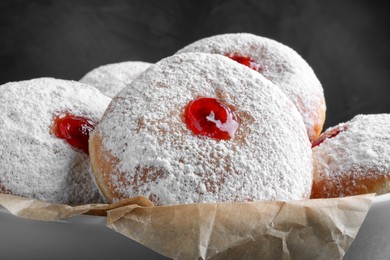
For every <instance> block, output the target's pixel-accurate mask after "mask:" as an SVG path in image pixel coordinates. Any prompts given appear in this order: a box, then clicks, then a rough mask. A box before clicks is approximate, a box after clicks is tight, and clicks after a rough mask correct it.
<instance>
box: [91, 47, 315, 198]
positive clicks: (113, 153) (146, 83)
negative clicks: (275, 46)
mask: <svg viewBox="0 0 390 260" xmlns="http://www.w3.org/2000/svg"><path fill="white" fill-rule="evenodd" d="M89 148H90V157H91V163H92V168H93V170H94V173H95V176H96V180H97V183H98V185H99V187H100V188H101V190H102V192H103V194H104V195H105V196H106V197H107V199H108V200H109V201H115V200H119V199H123V198H127V197H133V196H138V195H143V196H145V197H148V198H149V199H150V200H152V201H153V202H154V203H156V204H157V205H169V204H185V203H202V202H221V201H251V200H262V199H264V200H297V199H304V198H308V196H310V190H311V182H312V157H311V156H312V155H311V149H310V142H309V140H308V138H307V135H306V130H305V126H304V124H303V120H302V117H301V116H300V115H299V112H298V110H297V109H296V108H295V106H294V104H293V103H292V102H291V101H290V100H289V99H288V98H287V97H286V95H284V94H283V93H282V91H281V90H280V89H279V88H277V87H275V86H274V85H273V84H272V83H271V82H270V81H268V80H267V79H265V78H264V77H263V76H261V75H260V74H259V73H256V72H254V71H251V70H248V69H246V68H245V67H243V66H241V65H239V64H237V63H236V62H234V61H232V60H230V59H229V58H227V57H224V56H222V55H214V54H202V53H185V54H180V55H175V56H172V57H168V58H166V59H163V60H161V61H160V62H159V63H157V64H156V65H152V66H151V67H150V68H149V69H148V70H147V71H145V72H144V73H142V75H141V76H140V77H138V78H137V79H136V80H134V81H133V82H132V84H131V85H130V86H129V87H127V88H126V89H124V90H123V91H121V92H120V93H119V94H118V95H117V96H116V97H115V98H114V99H113V101H112V103H111V104H110V106H109V107H108V109H107V111H106V113H105V115H104V116H103V118H102V120H101V122H100V123H99V125H98V126H97V128H96V130H95V131H94V133H93V134H92V136H91V137H90V146H89Z"/></svg>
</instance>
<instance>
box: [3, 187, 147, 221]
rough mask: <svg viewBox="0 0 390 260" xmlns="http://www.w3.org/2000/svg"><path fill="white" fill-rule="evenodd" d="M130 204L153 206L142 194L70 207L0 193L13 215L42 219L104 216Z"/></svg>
mask: <svg viewBox="0 0 390 260" xmlns="http://www.w3.org/2000/svg"><path fill="white" fill-rule="evenodd" d="M131 204H136V205H139V206H143V207H151V206H153V203H152V202H151V201H150V200H148V199H146V198H145V197H142V196H140V197H135V198H130V199H125V200H121V201H119V202H116V203H112V204H86V205H80V206H74V207H72V206H69V205H66V204H51V203H47V202H43V201H39V200H35V199H29V198H24V197H19V196H13V195H9V194H0V205H2V206H3V207H4V208H6V209H7V210H8V211H9V212H11V213H12V214H13V215H15V216H18V217H22V218H28V219H34V220H44V221H55V220H59V219H64V218H70V217H74V216H78V215H82V214H88V215H97V216H106V215H107V211H108V210H112V209H114V208H118V207H122V206H125V205H131Z"/></svg>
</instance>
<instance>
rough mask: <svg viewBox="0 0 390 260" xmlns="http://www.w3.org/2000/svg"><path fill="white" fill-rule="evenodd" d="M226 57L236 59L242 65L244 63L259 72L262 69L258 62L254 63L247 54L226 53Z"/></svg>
mask: <svg viewBox="0 0 390 260" xmlns="http://www.w3.org/2000/svg"><path fill="white" fill-rule="evenodd" d="M226 56H227V57H229V58H230V59H232V60H234V61H237V62H238V63H241V64H242V65H245V66H247V67H249V68H251V69H253V70H255V71H257V72H260V71H261V70H262V69H261V67H260V64H258V63H256V62H255V61H254V60H252V59H251V58H249V57H247V56H243V55H240V54H238V53H230V54H226Z"/></svg>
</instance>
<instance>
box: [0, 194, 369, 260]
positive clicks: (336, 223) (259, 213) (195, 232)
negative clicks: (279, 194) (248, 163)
mask: <svg viewBox="0 0 390 260" xmlns="http://www.w3.org/2000/svg"><path fill="white" fill-rule="evenodd" d="M372 198H373V195H372V194H369V195H362V196H354V197H346V198H336V199H318V200H305V201H294V202H278V201H259V202H243V203H237V202H236V203H206V204H190V205H176V206H158V207H154V206H153V204H152V203H151V202H150V201H149V200H147V199H146V198H144V197H137V198H133V199H127V200H124V201H120V202H118V203H114V204H110V205H108V204H92V205H81V206H75V207H71V206H69V205H61V204H50V203H45V202H41V201H37V200H32V199H27V198H22V197H17V196H12V195H4V194H0V205H2V206H4V207H5V208H7V209H8V210H9V211H10V212H11V213H12V214H14V215H16V216H20V217H25V218H32V219H39V220H57V219H61V218H67V217H72V216H76V215H80V214H85V213H87V214H98V215H105V214H107V225H108V227H109V228H112V229H113V230H116V231H117V232H120V233H121V234H123V235H125V236H127V237H129V238H131V239H133V240H135V241H137V242H139V243H141V244H143V245H145V246H147V247H149V248H151V249H152V250H155V251H156V252H159V253H160V254H163V255H165V256H167V257H170V258H174V259H213V260H214V259H341V258H342V257H343V255H344V254H345V252H346V251H347V249H348V248H349V246H350V245H351V243H352V241H353V239H354V238H355V237H356V235H357V232H358V230H359V228H360V226H361V224H362V223H363V220H364V218H365V216H366V214H367V212H368V210H369V208H370V205H371V203H372Z"/></svg>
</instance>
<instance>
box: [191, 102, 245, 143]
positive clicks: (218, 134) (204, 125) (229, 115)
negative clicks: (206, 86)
mask: <svg viewBox="0 0 390 260" xmlns="http://www.w3.org/2000/svg"><path fill="white" fill-rule="evenodd" d="M184 118H185V123H186V125H187V127H188V128H189V129H191V130H192V132H194V134H196V135H204V136H207V137H211V138H215V139H219V140H229V139H231V138H233V137H234V134H235V132H236V131H237V128H238V123H237V121H236V119H235V116H234V114H233V112H232V111H231V110H230V108H229V107H227V106H226V105H224V104H222V103H220V102H219V101H218V100H216V99H215V98H207V97H202V98H198V99H196V100H193V101H191V102H190V103H189V104H188V105H187V107H186V109H185V114H184Z"/></svg>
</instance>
